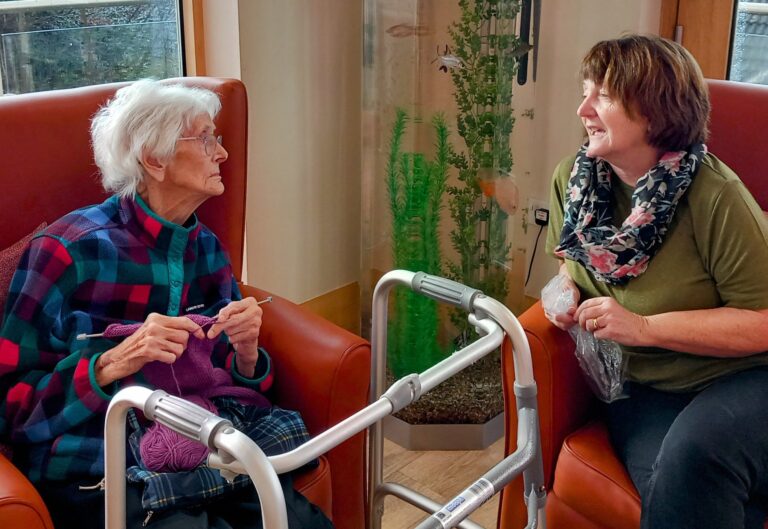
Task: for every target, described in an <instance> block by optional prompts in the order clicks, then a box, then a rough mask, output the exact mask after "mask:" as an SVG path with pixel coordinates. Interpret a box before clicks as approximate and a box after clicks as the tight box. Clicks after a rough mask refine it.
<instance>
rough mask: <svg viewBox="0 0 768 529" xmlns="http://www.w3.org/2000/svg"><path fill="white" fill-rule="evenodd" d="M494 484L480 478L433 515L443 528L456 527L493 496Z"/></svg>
mask: <svg viewBox="0 0 768 529" xmlns="http://www.w3.org/2000/svg"><path fill="white" fill-rule="evenodd" d="M493 493H494V490H493V485H492V484H491V482H490V481H488V480H487V479H484V478H480V479H478V480H477V481H476V482H475V483H474V484H473V485H472V486H471V487H469V488H468V489H466V490H464V491H463V492H462V493H461V494H459V495H458V496H456V497H455V498H454V499H452V500H451V502H450V503H449V504H448V505H446V506H445V507H443V508H442V509H440V510H439V511H437V512H436V513H435V514H433V515H432V516H433V517H434V518H436V519H437V521H438V522H440V525H441V526H442V527H443V529H447V528H448V527H454V526H455V525H456V524H457V523H459V522H460V521H462V520H463V519H464V518H466V517H467V516H469V515H470V514H471V513H473V512H474V511H475V510H477V509H478V507H480V506H481V505H482V504H483V503H485V502H487V501H488V500H489V499H491V498H492V497H493Z"/></svg>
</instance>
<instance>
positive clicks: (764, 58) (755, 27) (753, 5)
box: [728, 0, 768, 84]
mask: <svg viewBox="0 0 768 529" xmlns="http://www.w3.org/2000/svg"><path fill="white" fill-rule="evenodd" d="M728 78H729V79H731V80H733V81H744V82H747V83H759V84H768V0H751V1H749V2H744V1H739V2H738V5H737V6H736V17H735V21H734V29H733V47H732V48H731V68H730V72H729V74H728Z"/></svg>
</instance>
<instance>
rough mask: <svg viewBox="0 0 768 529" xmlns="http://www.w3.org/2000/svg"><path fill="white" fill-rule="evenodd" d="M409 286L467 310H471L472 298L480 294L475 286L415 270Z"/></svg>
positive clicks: (430, 296) (428, 295)
mask: <svg viewBox="0 0 768 529" xmlns="http://www.w3.org/2000/svg"><path fill="white" fill-rule="evenodd" d="M411 288H412V289H413V290H414V291H415V292H420V293H421V294H424V295H425V296H427V297H429V298H432V299H436V300H437V301H442V302H444V303H448V304H450V305H454V306H456V307H461V308H463V309H464V310H466V311H467V312H471V311H472V300H474V299H475V296H477V295H478V294H482V292H481V291H480V290H478V289H476V288H470V287H468V286H466V285H462V284H461V283H457V282H456V281H451V280H450V279H445V278H444V277H438V276H433V275H429V274H425V273H424V272H417V273H416V275H414V276H413V280H412V281H411Z"/></svg>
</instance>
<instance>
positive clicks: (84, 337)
mask: <svg viewBox="0 0 768 529" xmlns="http://www.w3.org/2000/svg"><path fill="white" fill-rule="evenodd" d="M263 303H272V296H267V297H266V298H264V299H262V300H261V301H257V302H256V304H257V305H261V304H263ZM103 336H104V333H103V332H97V333H96V334H85V333H80V334H78V335H77V337H76V339H77V340H87V339H88V338H102V337H103Z"/></svg>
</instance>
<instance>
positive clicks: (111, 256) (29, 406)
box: [0, 197, 272, 481]
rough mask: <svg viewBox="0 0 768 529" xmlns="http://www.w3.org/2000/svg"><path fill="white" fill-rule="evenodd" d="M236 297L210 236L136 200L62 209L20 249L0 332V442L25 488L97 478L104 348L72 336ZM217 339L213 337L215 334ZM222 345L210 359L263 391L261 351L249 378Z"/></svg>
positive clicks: (209, 311)
mask: <svg viewBox="0 0 768 529" xmlns="http://www.w3.org/2000/svg"><path fill="white" fill-rule="evenodd" d="M233 299H240V293H239V291H238V289H237V285H236V284H235V281H234V277H233V276H232V267H231V264H230V262H229V260H228V258H227V256H226V254H225V252H224V249H223V248H222V247H221V244H220V243H219V241H218V239H217V238H216V236H215V235H213V233H211V231H210V230H208V229H207V228H206V227H205V226H203V225H202V224H201V223H200V222H198V221H197V218H196V217H194V216H193V217H192V218H190V221H189V222H187V224H186V225H185V226H179V225H177V224H173V223H170V222H168V221H166V220H164V219H162V218H160V217H158V216H157V215H155V214H154V213H153V212H152V211H151V210H149V208H148V207H147V206H146V204H144V203H143V202H142V201H141V199H140V198H136V199H135V200H134V199H126V198H123V199H120V198H118V197H112V198H109V199H107V200H106V201H105V202H103V203H102V204H99V205H96V206H90V207H86V208H83V209H80V210H77V211H74V212H72V213H70V214H68V215H66V216H64V217H62V218H61V219H59V220H58V221H56V222H55V223H53V224H51V225H50V226H49V227H48V228H47V229H46V230H45V231H44V232H43V233H41V234H38V235H37V236H36V237H35V238H33V240H32V242H31V243H30V247H29V249H28V250H27V251H26V253H25V254H24V256H23V257H22V258H21V261H20V263H19V267H18V269H17V271H16V274H15V275H14V277H13V281H12V283H11V288H10V292H9V297H8V303H7V305H6V313H5V320H4V324H3V327H2V331H1V332H0V399H1V400H2V404H0V437H2V438H4V439H9V440H10V441H11V442H12V443H13V445H14V452H15V453H14V455H15V456H17V457H16V459H18V461H17V463H18V464H20V466H21V467H22V468H23V469H24V470H25V471H26V473H27V475H28V476H29V477H30V478H31V479H32V480H33V481H39V480H64V479H73V478H77V477H83V476H102V475H103V473H104V446H103V445H104V433H103V428H104V416H105V413H106V410H107V405H108V403H109V400H110V398H111V397H112V396H113V395H114V393H115V392H116V391H117V390H118V389H119V388H120V387H122V386H125V385H129V384H136V383H138V384H144V385H146V383H145V381H144V380H143V378H142V377H141V374H140V373H139V374H137V375H134V376H132V377H128V378H126V379H123V380H121V381H118V382H116V383H113V384H112V385H110V386H109V387H103V388H102V387H99V386H98V384H97V383H96V380H95V375H94V364H95V362H96V359H97V358H98V357H99V355H100V354H101V353H103V352H104V351H106V350H107V349H110V348H112V347H114V346H115V345H116V342H114V341H111V340H108V339H104V338H95V339H87V340H78V339H77V338H76V337H77V335H78V334H80V333H87V334H91V333H100V332H103V331H104V329H105V328H106V326H107V325H109V324H110V323H136V322H143V321H144V320H145V319H146V317H147V316H148V315H149V314H150V313H151V312H157V313H160V314H166V315H169V316H178V315H183V314H186V313H189V312H192V311H194V312H196V313H200V314H206V315H209V316H212V315H214V314H216V313H217V312H218V310H219V309H220V308H222V307H223V306H224V305H226V304H227V303H229V301H231V300H233ZM222 336H223V335H222ZM233 354H234V353H233V352H232V350H231V348H230V347H229V344H228V342H227V341H226V338H225V337H223V338H222V339H221V340H220V341H219V343H218V344H216V346H215V347H214V351H213V354H212V357H211V361H212V362H213V364H214V365H216V366H217V367H224V368H227V369H230V370H231V372H232V373H233V379H234V380H236V381H237V382H238V383H240V384H243V385H246V386H248V385H250V386H251V387H254V389H257V390H260V391H265V390H266V389H268V386H269V384H270V383H271V378H272V377H271V376H267V375H268V373H266V372H264V371H265V370H268V369H269V367H268V366H269V361H268V358H266V355H261V356H260V359H261V358H263V360H264V362H262V361H260V362H259V365H257V368H256V369H257V372H256V374H255V377H254V379H253V381H250V380H249V379H246V378H244V377H242V376H240V375H239V374H238V373H236V372H235V370H234V362H233Z"/></svg>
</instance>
